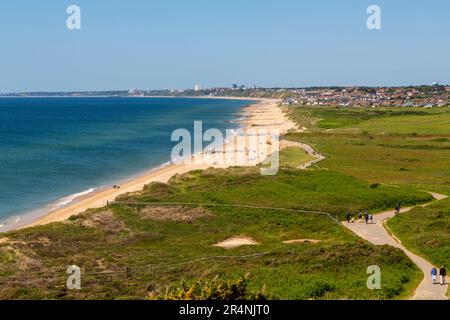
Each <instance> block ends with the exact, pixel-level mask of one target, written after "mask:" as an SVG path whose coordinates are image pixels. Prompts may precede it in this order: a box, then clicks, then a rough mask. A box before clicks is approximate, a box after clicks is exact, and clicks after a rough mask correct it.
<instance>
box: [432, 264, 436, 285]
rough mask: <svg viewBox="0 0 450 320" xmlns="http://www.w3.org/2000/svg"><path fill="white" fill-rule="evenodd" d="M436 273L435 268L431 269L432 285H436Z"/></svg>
mask: <svg viewBox="0 0 450 320" xmlns="http://www.w3.org/2000/svg"><path fill="white" fill-rule="evenodd" d="M437 274H438V271H437V269H436V268H435V267H433V269H431V280H432V281H433V284H436V277H437Z"/></svg>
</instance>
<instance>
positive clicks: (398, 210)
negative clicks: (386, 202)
mask: <svg viewBox="0 0 450 320" xmlns="http://www.w3.org/2000/svg"><path fill="white" fill-rule="evenodd" d="M400 209H401V207H400V202H399V203H397V205H396V206H395V212H396V213H400Z"/></svg>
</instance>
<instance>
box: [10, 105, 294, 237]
mask: <svg viewBox="0 0 450 320" xmlns="http://www.w3.org/2000/svg"><path fill="white" fill-rule="evenodd" d="M235 99H241V98H235ZM242 100H244V99H242ZM247 100H254V99H247ZM279 105H280V101H279V100H268V99H259V100H257V101H255V103H254V104H251V105H249V106H248V107H246V108H245V109H244V112H245V119H244V120H243V121H242V126H243V130H244V134H243V135H242V134H241V139H242V137H243V138H244V139H245V140H246V142H245V143H246V144H247V142H248V141H247V140H249V139H251V136H250V135H249V136H247V132H254V130H278V131H279V133H280V134H284V133H286V132H287V131H289V130H293V129H296V126H295V124H294V123H292V122H291V121H290V120H289V119H288V117H287V116H286V115H285V113H284V112H283V110H282V109H281V108H280V107H279ZM267 144H270V142H269V141H268V142H267ZM230 145H231V146H230ZM235 145H236V144H234V143H233V144H230V143H229V142H228V143H227V144H225V150H214V152H210V153H209V154H208V153H205V152H203V153H201V154H199V155H195V156H193V157H192V159H191V161H188V162H184V163H176V164H171V165H168V166H166V167H162V168H160V169H157V170H153V171H150V172H148V173H145V174H142V175H140V176H138V177H136V178H133V179H130V180H129V181H126V182H125V183H122V184H121V185H120V189H117V188H112V187H111V188H110V189H103V190H99V191H97V192H94V193H91V194H89V195H87V196H85V197H84V198H81V199H78V200H76V202H74V203H72V204H70V205H68V206H66V207H63V208H60V209H58V210H55V211H52V212H49V213H47V214H45V215H44V216H42V217H37V218H36V217H35V218H34V220H33V219H31V218H30V219H28V221H25V219H24V221H23V222H22V223H23V225H19V224H18V225H17V226H16V227H13V228H12V229H23V228H27V227H31V226H38V225H44V224H48V223H52V222H60V221H64V220H66V219H68V218H69V217H71V216H73V215H77V214H80V213H82V212H84V211H86V210H88V209H94V208H99V207H103V206H105V205H106V204H107V203H108V202H112V201H114V200H115V199H116V197H118V196H120V195H123V194H126V193H132V192H137V191H140V190H142V189H143V188H144V186H145V185H147V184H150V183H152V182H163V183H166V182H168V181H169V179H170V178H171V177H173V176H174V175H176V174H183V173H186V172H189V171H192V170H199V169H207V168H209V167H220V168H225V167H229V166H230V164H229V163H217V164H214V163H213V165H211V161H204V160H205V157H208V156H209V157H215V156H217V152H223V153H224V154H225V153H229V154H233V156H232V157H231V158H230V159H231V160H232V161H231V165H233V166H234V165H242V166H253V165H256V164H258V163H260V162H261V161H260V159H259V157H258V156H255V157H253V158H252V159H251V160H252V161H248V157H247V161H245V162H242V163H241V162H238V163H236V161H237V159H234V158H233V157H234V155H236V154H238V153H239V152H246V153H247V155H248V153H249V151H248V150H247V149H246V150H245V151H244V150H236V149H235V148H237V147H236V146H235ZM280 148H283V146H282V145H280ZM236 158H237V157H236ZM205 162H206V163H205Z"/></svg>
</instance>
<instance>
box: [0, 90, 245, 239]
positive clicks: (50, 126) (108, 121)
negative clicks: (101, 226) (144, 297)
mask: <svg viewBox="0 0 450 320" xmlns="http://www.w3.org/2000/svg"><path fill="white" fill-rule="evenodd" d="M250 103H251V102H249V101H247V100H227V99H209V98H208V99H201V98H144V97H142V98H135V97H39V98H29V97H18V98H8V97H2V98H0V232H2V231H6V230H9V229H12V228H14V226H15V225H20V224H21V223H22V222H21V221H22V220H23V217H31V216H36V217H37V216H39V215H43V214H45V213H46V212H48V211H52V210H55V209H58V208H61V207H64V206H67V205H69V204H71V203H73V202H74V201H77V200H79V199H80V198H82V197H85V196H87V195H89V194H90V193H92V192H96V191H98V190H101V189H102V188H109V187H112V186H113V185H116V184H118V183H120V182H121V181H126V180H127V179H130V178H132V177H134V176H138V175H140V174H142V173H144V172H148V171H149V170H151V169H157V168H159V167H161V166H165V165H168V164H169V163H170V161H171V152H172V148H173V147H174V146H175V145H176V144H177V142H173V141H171V136H172V132H173V131H174V130H176V129H180V128H183V129H188V130H189V131H190V132H192V133H193V128H194V121H202V122H203V129H204V130H207V129H209V128H217V129H220V130H222V131H223V132H225V130H226V129H237V128H238V127H240V126H241V125H240V124H239V119H240V118H242V117H243V108H244V107H245V106H247V105H248V104H250Z"/></svg>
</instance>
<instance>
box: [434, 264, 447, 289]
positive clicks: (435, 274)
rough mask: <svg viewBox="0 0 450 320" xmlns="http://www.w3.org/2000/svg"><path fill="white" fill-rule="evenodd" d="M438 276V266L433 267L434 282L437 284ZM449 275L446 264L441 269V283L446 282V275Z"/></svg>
mask: <svg viewBox="0 0 450 320" xmlns="http://www.w3.org/2000/svg"><path fill="white" fill-rule="evenodd" d="M437 276H438V270H437V269H436V268H433V269H431V278H432V279H433V284H437V282H436V280H437ZM446 276H447V270H446V269H445V268H444V266H442V267H441V269H439V277H440V280H441V281H440V283H441V285H444V284H445V277H446Z"/></svg>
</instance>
